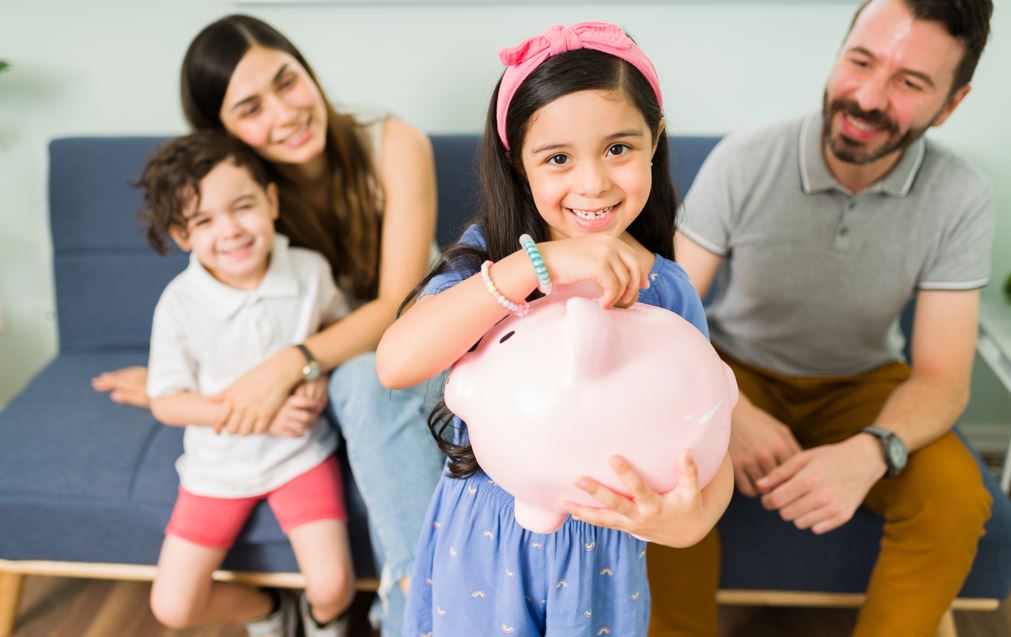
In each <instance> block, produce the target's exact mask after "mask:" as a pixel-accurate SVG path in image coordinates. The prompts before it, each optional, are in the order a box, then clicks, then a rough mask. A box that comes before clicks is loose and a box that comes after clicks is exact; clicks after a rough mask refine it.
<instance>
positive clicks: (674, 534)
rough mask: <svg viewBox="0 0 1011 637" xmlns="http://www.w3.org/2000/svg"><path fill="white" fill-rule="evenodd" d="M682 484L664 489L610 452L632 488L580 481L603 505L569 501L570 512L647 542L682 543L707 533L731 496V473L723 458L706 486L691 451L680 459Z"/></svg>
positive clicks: (583, 479)
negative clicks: (623, 490) (702, 486)
mask: <svg viewBox="0 0 1011 637" xmlns="http://www.w3.org/2000/svg"><path fill="white" fill-rule="evenodd" d="M678 466H679V473H678V484H677V487H675V488H674V489H673V490H672V491H670V492H668V493H665V494H660V493H657V492H656V491H654V490H653V489H652V488H651V487H650V486H649V485H647V484H646V483H645V482H643V480H642V477H640V476H639V474H638V473H636V471H635V470H634V469H632V467H631V466H630V465H629V463H628V461H627V460H625V459H624V458H622V457H621V456H612V458H611V468H612V469H614V471H615V473H617V474H618V477H619V478H621V481H622V483H623V484H624V485H625V486H626V487H627V488H628V491H629V493H630V494H631V496H630V497H627V496H623V495H621V494H618V493H615V492H614V491H612V490H611V489H609V488H607V487H606V486H604V485H603V484H601V483H599V482H597V481H596V480H593V479H592V478H587V477H583V478H580V479H579V481H578V482H577V483H576V486H578V487H579V488H580V489H582V490H583V491H586V492H587V493H589V494H590V495H591V496H593V497H594V498H595V499H596V500H597V501H598V502H600V504H601V505H602V508H594V507H590V506H583V505H579V504H576V503H574V502H566V503H565V508H566V510H567V511H568V512H569V513H570V514H571V515H572V517H574V518H576V519H577V520H581V521H583V522H587V523H589V524H595V525H597V526H605V527H608V528H612V529H617V530H619V531H625V532H626V533H631V534H632V535H635V536H636V537H640V538H642V539H644V540H646V541H649V542H655V543H657V544H665V545H667V546H673V547H678V548H683V547H686V546H691V545H693V544H695V543H697V542H699V541H700V540H702V538H704V537H705V536H706V534H707V533H709V531H710V530H712V528H713V526H714V525H715V524H716V521H717V520H718V519H719V517H720V516H721V515H723V511H724V510H725V509H726V507H727V503H729V502H730V493H731V491H732V488H733V474H732V469H731V467H730V462H729V460H727V459H724V461H723V465H722V466H721V467H720V469H719V471H718V472H717V474H716V476H715V477H714V478H713V480H712V481H711V482H710V483H709V484H708V485H707V486H706V488H705V489H704V490H700V489H699V474H698V468H697V467H696V466H695V462H694V461H693V460H692V459H691V456H690V455H689V454H688V452H687V451H684V452H682V454H681V457H680V459H679V461H678Z"/></svg>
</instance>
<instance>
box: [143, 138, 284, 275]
mask: <svg viewBox="0 0 1011 637" xmlns="http://www.w3.org/2000/svg"><path fill="white" fill-rule="evenodd" d="M226 160H227V161H231V162H232V163H233V164H235V165H236V166H238V167H240V168H245V169H246V171H248V172H249V176H250V177H252V178H253V181H255V182H256V183H257V184H259V185H260V187H261V188H264V189H266V188H267V185H268V184H269V183H270V180H269V179H268V178H267V171H266V170H265V169H264V167H263V163H262V162H261V161H260V158H259V157H258V156H257V155H256V153H254V152H253V151H252V150H250V149H249V148H248V147H247V146H246V145H245V144H243V143H242V142H240V141H238V140H237V139H235V138H233V137H231V136H230V135H227V134H224V133H218V132H197V133H192V134H190V135H185V136H183V137H177V138H176V139H173V140H171V141H167V142H164V143H162V144H159V145H158V147H157V148H155V150H154V152H153V153H152V154H151V157H150V158H149V159H148V160H147V165H145V166H144V171H143V172H142V173H141V175H140V179H138V180H137V183H136V184H135V185H136V186H137V187H139V188H142V189H143V190H144V204H143V206H144V207H143V209H142V210H141V211H140V213H139V214H138V217H139V218H140V220H141V221H142V222H143V223H144V224H145V225H146V226H147V241H148V243H150V244H151V247H152V248H154V249H155V250H156V251H157V252H158V254H161V255H165V254H167V253H168V241H167V240H168V239H169V237H170V235H169V228H172V227H175V228H177V229H179V230H181V231H182V232H183V233H184V234H185V232H186V216H185V213H186V209H187V208H188V207H189V206H190V204H191V202H192V201H194V198H195V200H196V201H197V202H198V203H199V201H200V182H201V181H202V180H203V178H204V177H206V176H207V175H208V173H210V172H211V171H212V170H214V167H215V166H217V165H218V164H220V163H221V162H223V161H226Z"/></svg>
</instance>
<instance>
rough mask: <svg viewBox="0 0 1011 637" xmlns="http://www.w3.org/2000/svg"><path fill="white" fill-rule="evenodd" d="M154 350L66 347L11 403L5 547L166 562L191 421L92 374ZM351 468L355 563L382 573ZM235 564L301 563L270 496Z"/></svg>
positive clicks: (3, 429)
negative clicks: (105, 388)
mask: <svg viewBox="0 0 1011 637" xmlns="http://www.w3.org/2000/svg"><path fill="white" fill-rule="evenodd" d="M146 359H147V355H146V352H144V351H120V352H113V353H80V354H62V355H60V356H58V357H57V358H56V359H55V360H54V361H53V362H52V363H50V364H49V365H48V366H47V367H46V368H45V369H44V370H43V371H42V372H41V373H39V374H38V375H37V376H36V377H35V378H34V379H33V380H32V382H31V383H30V384H29V385H28V387H27V388H25V390H24V391H23V392H22V393H21V394H20V395H19V396H18V397H17V398H16V399H14V401H12V402H11V403H10V405H9V406H8V407H7V408H6V409H5V410H4V411H2V412H0V467H3V471H2V473H0V520H3V523H2V529H0V557H2V558H5V559H15V560H27V559H42V560H65V561H81V562H122V563H137V564H154V563H155V562H156V561H157V558H158V550H159V548H160V546H161V543H162V539H163V530H164V527H165V524H166V523H167V522H168V518H169V514H170V513H171V511H172V504H173V503H174V501H175V494H176V491H177V489H178V485H179V481H178V476H177V475H176V471H175V459H176V458H177V457H178V456H179V454H180V453H181V452H182V429H179V428H174V427H166V426H164V425H161V424H159V423H157V422H156V421H155V420H154V418H153V417H152V416H151V414H150V412H147V411H145V410H141V409H135V408H132V407H124V406H121V405H116V404H114V403H112V402H111V401H109V399H108V397H106V396H105V395H102V394H98V393H97V392H95V391H94V390H92V389H91V386H90V384H89V380H90V379H91V378H92V377H93V376H94V375H95V374H97V373H99V372H101V371H105V370H109V369H117V368H120V367H123V366H126V365H137V364H143V363H144V362H145V361H146ZM343 468H344V480H345V487H346V491H347V507H348V514H349V516H350V518H351V536H352V552H353V554H354V556H355V567H356V571H357V572H358V574H359V576H360V577H372V576H374V573H375V571H374V568H373V565H372V560H371V547H370V546H369V540H368V530H367V526H366V515H365V507H364V504H363V502H362V500H361V495H360V494H359V493H358V489H357V487H355V485H354V483H353V481H352V479H351V476H350V472H349V471H348V470H347V463H346V461H344V462H343ZM68 529H72V532H68ZM226 566H227V567H229V568H237V569H240V570H257V571H260V570H262V571H296V570H298V569H297V565H296V563H295V559H294V555H293V554H292V552H291V548H290V546H289V544H288V542H287V540H286V538H285V537H284V535H283V534H282V533H281V530H280V527H279V526H278V524H277V521H276V519H275V518H274V515H273V513H272V512H271V511H270V509H269V507H267V506H266V505H265V504H261V505H260V506H259V507H258V508H257V509H256V510H255V512H254V514H253V516H252V517H251V518H250V520H249V522H248V523H247V525H246V527H245V528H244V530H243V532H242V534H241V535H240V537H239V540H238V544H237V547H236V550H234V551H233V552H232V554H231V555H230V556H229V558H228V560H226Z"/></svg>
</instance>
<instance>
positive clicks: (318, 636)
mask: <svg viewBox="0 0 1011 637" xmlns="http://www.w3.org/2000/svg"><path fill="white" fill-rule="evenodd" d="M298 610H299V614H300V615H301V616H302V631H303V632H304V634H305V637H348V635H349V634H350V633H349V632H348V628H349V626H350V624H351V622H350V620H349V619H348V614H347V611H345V612H344V614H342V615H340V616H339V617H337V618H336V619H334V620H333V621H332V622H330V623H329V624H327V625H326V626H322V627H320V626H317V625H316V620H315V619H313V616H312V612H311V611H310V610H309V600H307V599H306V598H305V593H302V594H301V595H300V596H299V598H298Z"/></svg>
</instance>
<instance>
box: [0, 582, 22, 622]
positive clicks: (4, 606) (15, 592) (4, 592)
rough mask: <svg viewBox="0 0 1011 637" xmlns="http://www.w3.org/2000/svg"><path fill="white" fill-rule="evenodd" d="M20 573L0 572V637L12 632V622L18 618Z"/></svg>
mask: <svg viewBox="0 0 1011 637" xmlns="http://www.w3.org/2000/svg"><path fill="white" fill-rule="evenodd" d="M22 579H24V575H22V574H21V573H4V572H0V637H4V636H6V635H10V634H11V633H13V632H14V620H16V619H17V616H18V602H20V601H21V581H22Z"/></svg>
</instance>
